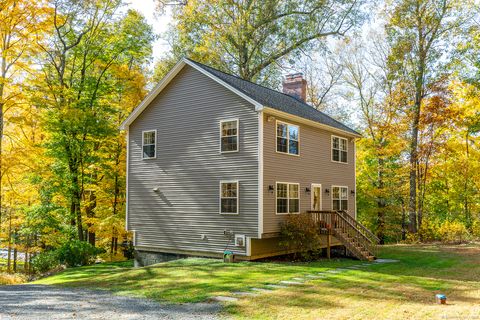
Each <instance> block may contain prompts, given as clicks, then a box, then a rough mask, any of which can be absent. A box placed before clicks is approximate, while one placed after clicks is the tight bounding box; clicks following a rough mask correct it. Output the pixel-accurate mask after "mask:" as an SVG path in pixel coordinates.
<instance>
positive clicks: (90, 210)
mask: <svg viewBox="0 0 480 320" xmlns="http://www.w3.org/2000/svg"><path fill="white" fill-rule="evenodd" d="M85 196H86V198H87V200H88V204H87V206H86V207H85V213H86V215H87V218H94V217H95V208H96V206H97V196H96V194H95V191H93V190H88V191H85ZM91 227H92V224H91V223H87V230H88V233H87V238H88V239H87V240H88V242H89V243H90V244H91V245H92V246H95V231H92V230H91Z"/></svg>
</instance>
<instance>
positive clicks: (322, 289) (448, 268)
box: [227, 245, 480, 319]
mask: <svg viewBox="0 0 480 320" xmlns="http://www.w3.org/2000/svg"><path fill="white" fill-rule="evenodd" d="M381 256H382V258H390V259H399V260H400V262H398V263H389V264H378V265H374V266H371V267H369V268H368V269H366V270H358V271H357V270H352V271H348V272H346V273H343V274H338V275H332V276H330V277H328V278H325V279H322V280H315V281H311V282H309V283H308V284H307V285H305V286H301V287H295V288H289V289H287V290H278V291H276V292H274V293H272V294H265V295H261V296H258V297H255V300H253V299H251V298H246V299H242V300H240V301H239V302H238V303H236V304H231V305H229V306H228V309H227V310H228V312H229V313H230V314H233V315H235V316H237V317H238V318H244V319H324V318H328V319H478V318H480V305H479V302H480V247H479V246H478V245H470V246H451V247H449V246H432V245H423V246H388V247H385V248H383V250H382V254H381ZM436 293H444V294H446V295H447V298H448V300H447V302H448V304H447V305H437V304H435V300H434V298H435V294H436Z"/></svg>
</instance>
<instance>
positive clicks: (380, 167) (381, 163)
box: [377, 157, 386, 244]
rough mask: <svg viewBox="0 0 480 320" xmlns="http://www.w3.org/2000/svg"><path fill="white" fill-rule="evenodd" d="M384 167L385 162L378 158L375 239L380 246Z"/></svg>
mask: <svg viewBox="0 0 480 320" xmlns="http://www.w3.org/2000/svg"><path fill="white" fill-rule="evenodd" d="M384 165H385V161H384V159H383V158H382V157H379V158H378V175H377V179H378V180H377V184H378V190H379V194H380V195H379V196H378V198H377V210H378V211H377V219H378V227H377V237H378V238H379V239H380V244H384V243H385V208H386V201H385V198H384V196H383V192H384V186H385V183H384V180H383V172H384Z"/></svg>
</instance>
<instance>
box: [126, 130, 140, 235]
mask: <svg viewBox="0 0 480 320" xmlns="http://www.w3.org/2000/svg"><path fill="white" fill-rule="evenodd" d="M126 131H127V132H126V135H125V137H126V139H127V161H126V162H127V168H126V177H125V179H126V181H125V186H126V188H125V189H126V193H125V197H126V199H125V231H128V228H129V226H128V172H129V169H128V167H129V166H128V164H129V163H130V160H129V156H130V150H129V149H130V131H129V130H128V127H127V128H126ZM142 138H143V137H142ZM142 152H143V150H142Z"/></svg>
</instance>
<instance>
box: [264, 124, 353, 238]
mask: <svg viewBox="0 0 480 320" xmlns="http://www.w3.org/2000/svg"><path fill="white" fill-rule="evenodd" d="M267 116H268V115H266V116H265V119H264V121H263V125H264V126H263V204H264V206H263V233H275V232H278V231H279V230H280V228H279V227H280V223H281V222H282V221H283V220H284V219H285V215H277V214H276V193H275V191H276V189H275V191H269V190H268V186H269V185H272V186H274V188H276V182H292V183H299V184H300V189H299V191H300V194H299V195H300V212H305V211H307V210H310V208H311V196H312V191H310V192H306V188H307V187H308V188H311V184H312V183H314V184H321V185H322V193H321V200H322V201H321V202H322V209H323V210H331V209H332V185H337V186H347V187H348V206H349V210H348V213H350V214H351V215H353V216H354V215H355V210H356V208H355V194H352V193H351V190H355V152H354V150H355V143H354V140H353V139H352V138H348V154H347V162H348V163H347V164H345V163H337V162H332V160H331V157H332V154H331V152H332V151H331V137H332V135H335V136H339V137H343V138H347V137H345V136H342V135H341V134H337V133H332V132H329V131H326V130H324V129H319V128H315V127H312V126H307V125H304V124H300V123H297V122H294V121H290V120H288V119H282V118H278V117H274V118H275V120H273V119H272V118H270V121H267V120H266V117H267ZM276 120H280V121H283V122H287V123H291V124H294V125H298V126H299V132H300V133H299V136H300V139H299V140H300V141H299V146H300V147H299V150H300V155H299V156H293V155H288V154H283V153H278V152H276ZM325 189H329V191H330V193H328V194H327V193H326V192H325Z"/></svg>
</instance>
